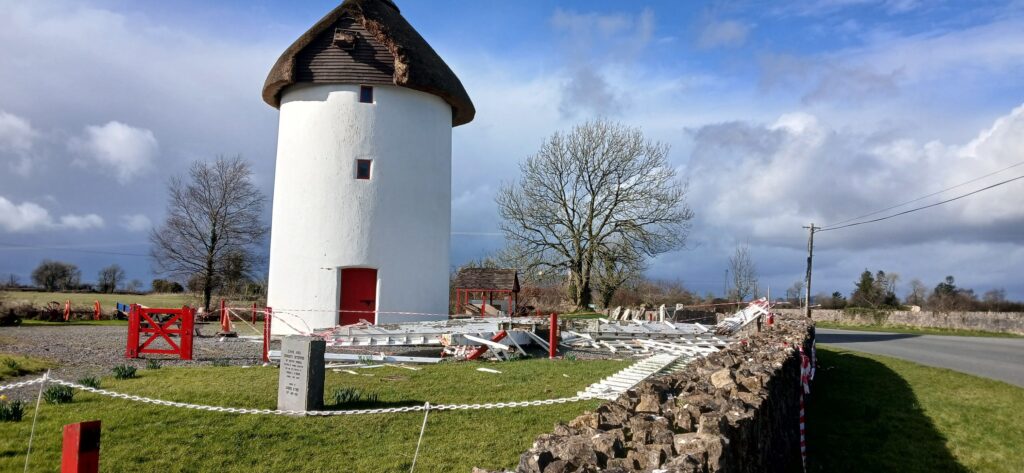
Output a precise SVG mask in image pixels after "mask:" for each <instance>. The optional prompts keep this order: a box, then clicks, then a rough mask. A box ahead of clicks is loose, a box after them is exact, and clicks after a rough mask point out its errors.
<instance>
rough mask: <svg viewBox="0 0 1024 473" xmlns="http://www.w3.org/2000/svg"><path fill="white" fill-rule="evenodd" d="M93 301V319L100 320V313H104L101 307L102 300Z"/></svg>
mask: <svg viewBox="0 0 1024 473" xmlns="http://www.w3.org/2000/svg"><path fill="white" fill-rule="evenodd" d="M93 302H94V304H93V311H94V314H93V320H99V319H100V314H102V313H103V310H102V309H101V308H100V301H93Z"/></svg>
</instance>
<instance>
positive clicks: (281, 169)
mask: <svg viewBox="0 0 1024 473" xmlns="http://www.w3.org/2000/svg"><path fill="white" fill-rule="evenodd" d="M263 100H264V101H266V102H267V103H268V104H270V105H271V106H274V107H277V108H279V109H280V131H279V135H278V145H277V146H278V148H277V168H276V174H275V182H274V205H273V225H272V228H271V242H270V279H269V288H268V297H267V299H268V301H267V303H268V304H267V305H269V306H271V307H273V308H274V312H275V319H279V320H281V321H282V322H283V323H275V324H274V325H273V331H274V333H275V334H283V333H294V332H296V331H309V330H311V329H317V328H324V327H333V326H335V325H337V324H339V323H340V324H348V323H354V322H358V321H359V320H361V319H362V320H367V321H370V322H373V323H393V322H400V321H412V320H432V319H440V318H444V317H445V315H444V314H447V313H448V268H449V261H448V252H449V240H450V227H451V222H450V219H451V143H452V127H454V126H459V125H463V124H466V123H469V122H470V121H471V120H472V119H473V116H474V114H475V113H476V111H475V109H474V108H473V103H472V102H471V101H470V99H469V96H468V95H467V94H466V91H465V89H464V88H463V87H462V83H461V82H460V81H459V79H458V77H456V76H455V74H454V73H453V72H452V71H451V69H450V68H449V67H448V65H447V64H445V62H444V61H443V60H442V59H441V58H440V57H439V56H438V55H437V53H436V52H434V50H433V49H432V48H431V47H430V45H429V44H427V42H426V41H425V40H424V39H423V38H422V37H421V36H420V35H419V33H417V32H416V30H415V29H413V27H412V26H411V25H409V23H408V22H407V21H406V20H405V18H403V17H402V15H401V13H400V12H399V10H398V7H396V6H395V4H394V3H392V2H391V1H389V0H346V1H345V2H344V3H342V4H341V5H340V6H338V7H337V8H335V9H334V10H333V11H331V12H330V13H328V14H327V16H325V17H324V18H323V19H321V20H320V21H319V22H317V23H316V24H315V25H313V27H312V28H311V29H310V30H309V31H307V32H306V33H305V34H303V35H302V36H301V37H299V39H298V40H296V41H295V43H293V44H292V45H291V46H290V47H289V48H288V49H287V50H286V51H285V52H284V54H282V55H281V57H280V59H278V61H277V63H276V64H275V65H274V67H273V69H272V70H271V71H270V74H269V75H268V77H267V81H266V84H265V85H264V88H263ZM392 312H418V313H423V314H438V315H406V314H393V313H392Z"/></svg>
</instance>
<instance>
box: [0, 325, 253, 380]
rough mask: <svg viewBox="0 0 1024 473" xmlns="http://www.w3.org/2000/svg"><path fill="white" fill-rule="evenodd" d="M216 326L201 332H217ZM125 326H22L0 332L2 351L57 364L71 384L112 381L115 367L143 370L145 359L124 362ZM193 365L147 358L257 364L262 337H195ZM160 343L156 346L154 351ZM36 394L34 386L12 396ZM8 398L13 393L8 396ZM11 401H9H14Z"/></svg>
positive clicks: (166, 363)
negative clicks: (87, 379) (83, 380)
mask: <svg viewBox="0 0 1024 473" xmlns="http://www.w3.org/2000/svg"><path fill="white" fill-rule="evenodd" d="M215 331H216V326H215V325H206V326H202V325H201V328H200V333H214V332H215ZM127 334H128V328H127V326H96V325H70V326H59V325H57V326H22V327H3V328H0V352H2V353H13V354H18V355H26V356H32V357H37V358H43V359H47V360H50V361H52V362H54V364H56V365H57V367H56V368H54V369H53V371H52V372H51V375H52V376H54V377H57V378H60V379H64V380H68V381H76V380H78V379H80V378H83V377H86V376H95V377H97V378H98V377H102V376H109V375H110V370H111V368H112V367H114V366H116V365H121V364H128V365H132V366H135V367H137V368H139V369H144V368H145V366H146V361H147V360H146V359H135V360H131V359H126V358H125V357H124V352H125V344H126V342H127ZM192 343H193V345H192V346H193V357H194V358H195V360H194V361H182V360H178V359H176V358H172V357H170V356H166V355H146V357H147V358H155V359H158V360H160V364H161V365H162V366H211V365H214V364H229V365H238V366H244V365H253V364H258V363H260V357H261V355H262V347H263V344H262V343H263V342H262V339H260V338H226V339H224V340H223V341H221V340H220V339H219V338H217V337H196V338H193V341H192ZM155 345H156V343H154V346H155ZM37 376H39V375H38V374H35V375H29V376H23V377H20V378H14V379H9V380H4V382H3V384H8V383H14V382H18V381H24V380H27V379H31V378H35V377H37ZM26 390H27V391H32V392H37V391H38V388H34V387H30V388H25V390H16V391H14V394H15V396H18V395H23V394H24V392H19V391H26ZM8 395H9V396H10V393H8ZM15 396H11V397H15Z"/></svg>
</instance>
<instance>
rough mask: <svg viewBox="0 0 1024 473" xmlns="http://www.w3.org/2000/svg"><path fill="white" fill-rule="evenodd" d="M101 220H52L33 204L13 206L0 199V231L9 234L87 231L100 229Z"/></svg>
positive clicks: (86, 217) (74, 217)
mask: <svg viewBox="0 0 1024 473" xmlns="http://www.w3.org/2000/svg"><path fill="white" fill-rule="evenodd" d="M102 227H103V218H101V217H100V216H99V215H96V214H86V215H75V214H68V215H64V216H61V217H60V219H59V220H54V218H53V217H52V216H51V215H50V212H49V211H48V210H46V208H44V207H42V206H40V205H39V204H36V203H34V202H22V203H20V204H15V203H14V202H11V201H10V200H7V199H6V198H4V197H0V229H3V230H4V231H7V232H10V233H27V232H33V231H39V230H60V229H69V230H89V229H92V228H102Z"/></svg>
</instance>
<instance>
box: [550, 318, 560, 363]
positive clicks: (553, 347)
mask: <svg viewBox="0 0 1024 473" xmlns="http://www.w3.org/2000/svg"><path fill="white" fill-rule="evenodd" d="M548 332H549V337H548V358H550V359H552V360H554V359H555V354H557V353H558V314H556V313H554V312H552V313H551V330H549V331H548Z"/></svg>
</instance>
